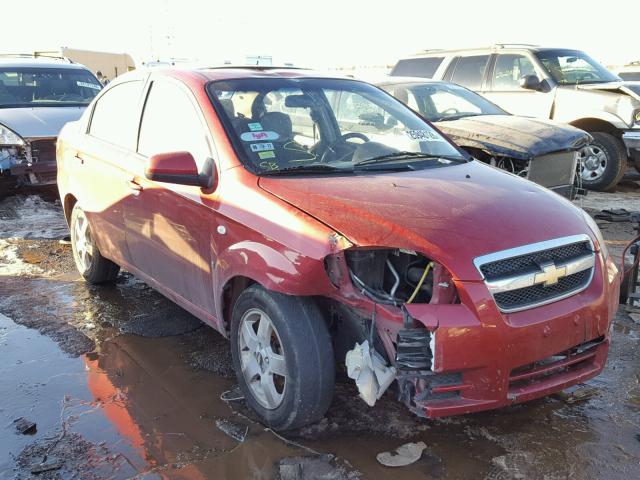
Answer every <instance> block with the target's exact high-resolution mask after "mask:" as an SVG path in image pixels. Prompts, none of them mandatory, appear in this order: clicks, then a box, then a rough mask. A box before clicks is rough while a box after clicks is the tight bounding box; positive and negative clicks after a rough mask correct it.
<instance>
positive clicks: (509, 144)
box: [378, 77, 591, 198]
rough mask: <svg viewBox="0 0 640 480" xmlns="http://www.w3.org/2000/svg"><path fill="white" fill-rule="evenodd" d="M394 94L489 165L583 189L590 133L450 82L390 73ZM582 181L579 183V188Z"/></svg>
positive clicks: (571, 190) (562, 188) (552, 185)
mask: <svg viewBox="0 0 640 480" xmlns="http://www.w3.org/2000/svg"><path fill="white" fill-rule="evenodd" d="M378 86H379V87H380V88H382V89H384V90H386V91H387V92H389V93H391V94H392V95H393V96H394V97H396V98H397V99H398V100H400V101H402V102H403V103H405V104H406V105H408V106H409V107H411V108H412V109H413V110H415V111H417V112H418V113H420V114H421V115H422V116H423V117H425V118H426V119H427V120H429V121H431V122H433V123H435V124H436V126H437V127H438V128H439V129H440V130H442V131H443V132H444V133H446V134H447V135H448V136H449V138H451V139H452V140H453V141H454V142H455V143H456V144H458V145H459V146H460V147H462V148H463V149H465V150H466V151H467V152H469V153H470V154H471V155H472V156H474V157H475V158H477V159H478V160H481V161H483V162H485V163H489V164H491V165H493V166H495V167H498V168H501V169H503V170H506V171H508V172H511V173H513V174H515V175H518V176H521V177H523V178H527V179H529V180H531V181H533V182H536V183H539V184H540V185H542V186H544V187H547V188H549V189H551V190H553V191H555V192H556V193H559V194H561V195H564V196H566V197H568V198H573V197H574V196H575V194H576V193H577V192H579V191H580V187H579V184H580V180H581V177H579V176H577V175H576V168H577V163H578V153H579V151H580V149H581V148H583V147H584V146H585V145H587V144H588V143H589V141H590V139H591V137H590V136H589V134H588V133H586V132H584V131H583V130H579V129H577V128H575V127H572V126H570V125H563V124H559V123H555V122H552V121H550V120H540V119H533V118H528V117H520V116H515V115H510V114H509V113H507V112H505V111H504V110H502V109H501V108H500V107H498V106H497V105H495V104H493V103H491V102H490V101H488V100H487V99H485V98H484V97H482V96H480V95H478V94H477V93H475V92H472V91H471V90H469V89H467V88H465V87H462V86H460V85H455V84H453V83H448V82H440V81H437V80H425V79H422V78H402V77H388V78H386V79H384V80H382V81H380V82H378ZM576 184H577V186H576Z"/></svg>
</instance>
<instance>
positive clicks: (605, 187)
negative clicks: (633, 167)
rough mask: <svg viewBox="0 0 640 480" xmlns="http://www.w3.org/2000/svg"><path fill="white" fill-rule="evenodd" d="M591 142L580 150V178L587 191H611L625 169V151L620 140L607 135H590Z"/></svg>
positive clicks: (599, 133)
mask: <svg viewBox="0 0 640 480" xmlns="http://www.w3.org/2000/svg"><path fill="white" fill-rule="evenodd" d="M591 136H592V137H593V142H591V143H590V144H589V145H587V146H586V147H583V148H582V149H581V150H580V154H579V155H580V163H581V165H580V176H581V177H582V184H583V185H584V186H585V187H586V188H588V189H589V190H596V191H600V192H606V191H611V190H613V189H614V188H615V187H616V185H617V184H618V182H620V180H622V177H623V176H624V172H625V170H626V168H627V151H626V149H625V146H624V144H623V143H622V141H621V140H619V139H618V138H616V137H614V136H613V135H611V134H609V133H604V132H593V133H591Z"/></svg>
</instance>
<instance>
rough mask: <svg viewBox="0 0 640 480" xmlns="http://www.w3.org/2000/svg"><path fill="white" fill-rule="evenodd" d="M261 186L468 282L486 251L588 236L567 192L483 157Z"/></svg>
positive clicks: (354, 238) (367, 241)
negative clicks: (485, 161)
mask: <svg viewBox="0 0 640 480" xmlns="http://www.w3.org/2000/svg"><path fill="white" fill-rule="evenodd" d="M259 185H260V187H261V188H263V189H264V190H266V191H268V192H270V193H272V194H273V195H276V196H277V197H279V198H281V199H282V200H284V201H286V202H288V203H289V204H291V205H293V206H295V207H297V208H299V209H300V210H302V211H304V212H306V213H307V214H309V215H311V216H313V217H315V218H316V219H317V220H319V221H321V222H322V223H324V224H326V225H328V226H329V227H330V228H332V229H333V230H335V231H336V232H338V233H340V234H342V235H343V236H345V237H346V238H347V239H349V240H350V241H351V242H352V243H354V244H355V245H358V246H378V247H394V248H405V249H410V250H415V251H420V252H423V253H424V254H426V255H428V256H429V257H430V258H433V259H434V260H436V261H438V262H440V263H442V264H443V265H444V266H445V267H447V268H448V269H449V270H450V271H451V272H452V273H453V275H454V276H455V277H456V278H458V279H461V280H476V281H479V280H481V277H480V274H479V273H478V271H477V270H476V269H475V267H474V265H473V259H474V258H475V257H477V256H479V255H484V254H487V253H492V252H496V251H500V250H504V249H507V248H513V247H516V246H520V245H525V244H529V243H534V242H540V241H543V240H548V239H552V238H559V237H563V236H567V235H575V234H581V233H585V234H589V230H588V227H587V226H586V223H585V221H584V219H583V217H582V213H581V211H580V210H579V209H578V208H577V207H575V206H573V205H572V204H571V203H570V202H568V201H567V200H565V199H564V198H562V197H560V196H559V195H557V194H555V193H552V192H550V191H548V190H546V189H544V188H542V187H540V186H538V185H536V184H534V183H532V182H529V181H527V180H524V179H521V178H519V177H517V176H515V175H511V174H508V173H505V172H502V171H499V170H497V169H495V168H493V167H490V166H488V165H485V164H483V163H480V162H478V161H472V162H469V163H465V164H457V165H450V166H446V167H442V168H433V169H428V170H419V171H413V172H401V173H396V172H387V173H376V174H363V175H346V176H335V177H334V176H329V175H325V176H312V177H301V176H296V177H280V178H278V177H261V178H260V180H259ZM551 212H552V214H551Z"/></svg>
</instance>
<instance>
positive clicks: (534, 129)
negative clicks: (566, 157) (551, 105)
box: [435, 115, 591, 160]
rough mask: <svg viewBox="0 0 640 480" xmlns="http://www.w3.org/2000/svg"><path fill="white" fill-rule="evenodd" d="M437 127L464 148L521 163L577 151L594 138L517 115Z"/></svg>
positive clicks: (463, 120)
mask: <svg viewBox="0 0 640 480" xmlns="http://www.w3.org/2000/svg"><path fill="white" fill-rule="evenodd" d="M435 125H436V126H437V127H438V128H439V129H440V130H442V131H443V132H444V133H446V134H447V135H448V136H449V137H450V138H451V139H452V140H453V141H454V142H455V143H457V144H458V145H460V146H461V147H475V148H481V149H483V150H487V151H489V152H490V153H493V154H497V155H504V156H508V157H512V158H517V159H520V160H528V159H531V158H533V157H537V156H540V155H546V154H547V153H552V152H558V151H566V150H577V149H578V148H580V147H582V146H584V145H585V144H587V143H588V142H589V140H590V138H591V137H590V136H589V134H588V133H586V132H584V131H582V130H579V129H577V128H575V127H572V126H570V125H563V124H557V123H553V122H550V121H548V120H538V119H533V118H527V117H518V116H515V115H478V116H475V117H474V116H472V117H466V118H460V119H458V120H448V121H441V122H437V123H436V124H435Z"/></svg>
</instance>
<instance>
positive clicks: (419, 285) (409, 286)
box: [346, 249, 434, 306]
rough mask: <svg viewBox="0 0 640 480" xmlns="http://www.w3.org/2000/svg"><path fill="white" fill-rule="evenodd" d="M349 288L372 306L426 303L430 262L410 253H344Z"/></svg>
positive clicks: (430, 288) (430, 292)
mask: <svg viewBox="0 0 640 480" xmlns="http://www.w3.org/2000/svg"><path fill="white" fill-rule="evenodd" d="M346 260H347V265H348V267H349V274H350V276H351V280H352V281H353V284H354V285H355V286H356V288H357V289H358V290H360V291H361V292H362V293H363V294H364V295H366V296H367V297H369V298H370V299H371V300H373V301H375V302H376V303H383V304H392V305H396V306H400V305H402V304H404V303H414V302H415V303H429V301H430V300H431V297H432V296H433V278H434V272H433V266H434V265H433V262H432V261H430V260H429V259H428V258H426V257H425V256H423V255H420V254H418V253H416V252H413V251H410V250H401V249H371V250H360V249H358V250H351V251H349V252H347V253H346Z"/></svg>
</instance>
